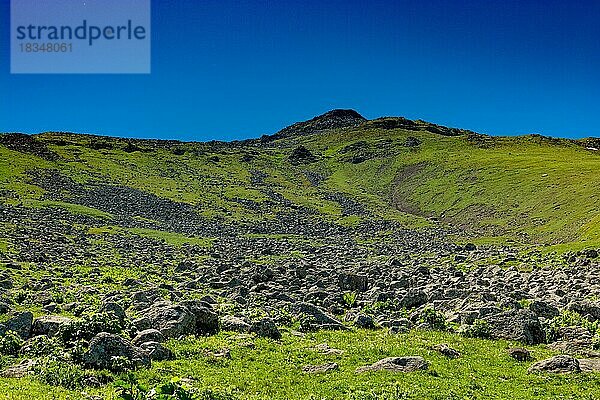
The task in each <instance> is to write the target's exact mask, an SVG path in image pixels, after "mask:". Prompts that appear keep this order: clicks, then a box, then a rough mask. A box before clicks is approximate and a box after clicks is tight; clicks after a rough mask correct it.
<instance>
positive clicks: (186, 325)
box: [144, 301, 196, 338]
mask: <svg viewBox="0 0 600 400" xmlns="http://www.w3.org/2000/svg"><path fill="white" fill-rule="evenodd" d="M144 317H146V318H148V320H150V326H151V327H152V328H154V329H157V330H159V331H160V333H162V334H163V336H164V337H165V338H178V337H181V336H185V335H190V334H193V333H195V332H196V318H195V317H194V314H192V312H191V311H190V310H189V309H188V308H187V307H185V306H182V305H173V304H171V303H169V302H164V301H163V302H159V303H155V304H154V305H152V306H151V307H150V308H148V309H146V310H145V312H144Z"/></svg>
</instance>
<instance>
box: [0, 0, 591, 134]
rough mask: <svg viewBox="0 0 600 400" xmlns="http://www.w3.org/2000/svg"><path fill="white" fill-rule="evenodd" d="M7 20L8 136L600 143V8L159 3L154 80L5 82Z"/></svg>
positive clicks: (574, 4) (569, 4)
mask: <svg viewBox="0 0 600 400" xmlns="http://www.w3.org/2000/svg"><path fill="white" fill-rule="evenodd" d="M74 1H76V0H74ZM9 15H10V14H9V2H8V0H0V30H1V34H0V131H5V132H6V131H20V132H28V133H34V132H40V131H47V130H62V131H74V132H88V133H97V134H105V135H113V136H130V137H145V138H175V139H182V140H210V139H221V140H231V139H241V138H248V137H256V136H259V135H261V134H264V133H274V132H275V131H277V130H279V129H280V128H282V127H283V126H285V125H288V124H290V123H293V122H295V121H298V120H304V119H308V118H311V117H313V116H315V115H317V114H320V113H323V112H325V111H327V110H329V109H332V108H354V109H356V110H357V111H359V112H360V113H361V114H363V115H364V116H365V117H367V118H376V117H378V116H389V115H393V116H405V117H408V118H412V119H416V118H421V119H425V120H428V121H432V122H436V123H439V124H443V125H448V126H455V127H460V128H467V129H472V130H476V131H479V132H483V133H489V134H497V135H500V134H502V135H512V134H522V133H532V132H535V133H541V134H545V135H551V136H560V137H583V136H600V112H599V109H600V23H599V21H600V2H598V1H597V0H591V1H583V0H582V1H566V0H565V1H556V0H544V1H542V0H540V1H532V0H529V1H528V0H521V1H512V0H504V1H492V0H489V1H483V0H481V1H474V0H471V1H465V0H445V1H441V0H432V1H420V0H415V1H382V0H374V1H355V0H344V1H338V0H334V1H326V0H319V1H311V0H308V1H307V0H304V1H287V0H279V1H258V0H256V1H248V0H246V1H243V0H242V1H239V0H238V1H230V0H218V1H217V0H160V1H159V0H156V1H153V3H152V73H151V74H150V75H10V73H9V70H10V60H9Z"/></svg>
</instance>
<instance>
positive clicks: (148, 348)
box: [139, 342, 173, 361]
mask: <svg viewBox="0 0 600 400" xmlns="http://www.w3.org/2000/svg"><path fill="white" fill-rule="evenodd" d="M139 347H140V349H142V350H143V351H144V352H146V354H148V357H150V359H151V360H153V361H163V360H170V359H171V358H172V357H173V353H172V352H171V350H169V349H168V348H166V347H165V346H163V345H162V344H160V343H159V342H144V343H142V344H140V345H139Z"/></svg>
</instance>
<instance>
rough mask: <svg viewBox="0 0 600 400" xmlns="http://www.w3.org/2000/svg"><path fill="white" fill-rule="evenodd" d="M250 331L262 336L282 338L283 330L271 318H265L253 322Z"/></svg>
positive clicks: (275, 338)
mask: <svg viewBox="0 0 600 400" xmlns="http://www.w3.org/2000/svg"><path fill="white" fill-rule="evenodd" d="M250 331H251V332H254V333H255V334H256V335H257V336H260V337H266V338H269V339H274V340H279V339H281V332H279V329H277V326H276V325H275V323H274V322H273V320H272V319H270V318H263V319H261V320H259V321H255V322H253V323H252V325H251V326H250Z"/></svg>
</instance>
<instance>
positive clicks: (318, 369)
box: [302, 362, 340, 374]
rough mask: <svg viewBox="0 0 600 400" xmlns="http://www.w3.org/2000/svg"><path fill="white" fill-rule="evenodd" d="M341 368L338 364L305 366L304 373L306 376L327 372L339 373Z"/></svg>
mask: <svg viewBox="0 0 600 400" xmlns="http://www.w3.org/2000/svg"><path fill="white" fill-rule="evenodd" d="M338 369H340V366H339V365H337V363H334V362H332V363H327V364H322V365H305V366H304V367H302V372H304V373H305V374H321V373H325V372H331V371H337V370H338Z"/></svg>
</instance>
